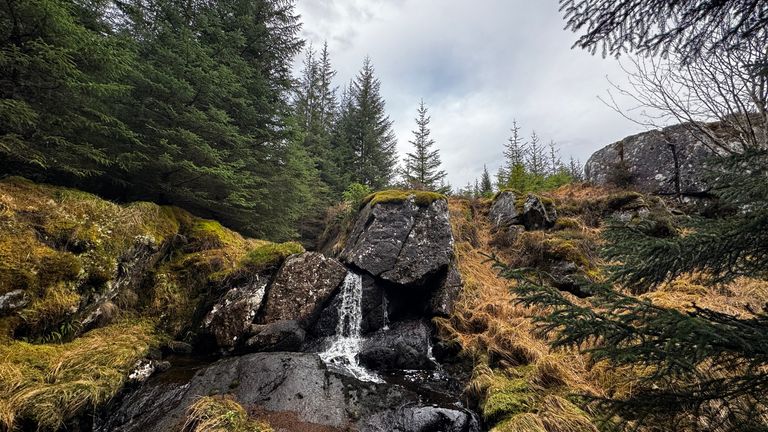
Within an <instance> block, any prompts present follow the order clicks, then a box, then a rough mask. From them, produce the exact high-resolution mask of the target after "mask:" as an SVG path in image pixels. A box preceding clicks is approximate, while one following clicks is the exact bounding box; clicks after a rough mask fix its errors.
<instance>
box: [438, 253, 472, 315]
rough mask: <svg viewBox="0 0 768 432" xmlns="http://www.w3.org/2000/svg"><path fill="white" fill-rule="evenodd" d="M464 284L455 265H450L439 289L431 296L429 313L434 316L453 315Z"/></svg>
mask: <svg viewBox="0 0 768 432" xmlns="http://www.w3.org/2000/svg"><path fill="white" fill-rule="evenodd" d="M463 286H464V282H463V281H462V280H461V273H460V272H459V269H458V268H457V267H456V263H451V265H450V267H448V271H447V272H446V274H445V277H443V280H442V281H441V282H440V287H439V288H438V289H437V290H436V291H435V293H434V294H433V295H432V300H431V303H430V312H431V314H432V315H435V316H443V317H448V316H451V315H452V314H453V307H454V305H455V304H456V300H457V299H458V298H459V294H460V293H461V289H462V287H463Z"/></svg>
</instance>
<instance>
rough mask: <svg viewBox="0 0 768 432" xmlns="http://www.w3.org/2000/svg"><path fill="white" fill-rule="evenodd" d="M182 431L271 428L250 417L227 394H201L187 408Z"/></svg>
mask: <svg viewBox="0 0 768 432" xmlns="http://www.w3.org/2000/svg"><path fill="white" fill-rule="evenodd" d="M182 432H272V428H271V427H270V426H269V425H268V424H266V423H264V422H259V421H255V420H252V419H250V418H249V417H248V413H247V412H246V411H245V409H244V408H243V407H242V406H241V405H240V404H239V403H237V401H235V400H234V399H232V398H231V397H229V396H202V397H199V398H198V399H197V400H195V402H194V403H193V404H192V405H191V406H190V407H189V409H188V410H187V417H186V420H185V422H184V426H183V427H182Z"/></svg>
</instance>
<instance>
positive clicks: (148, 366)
mask: <svg viewBox="0 0 768 432" xmlns="http://www.w3.org/2000/svg"><path fill="white" fill-rule="evenodd" d="M170 367H171V363H170V362H167V361H160V360H152V359H143V360H139V361H138V362H137V363H136V365H135V366H134V367H133V370H131V372H130V373H129V374H128V382H130V383H141V382H144V381H146V380H147V379H149V377H150V376H152V375H153V374H154V373H156V372H164V371H167V370H168V369H170Z"/></svg>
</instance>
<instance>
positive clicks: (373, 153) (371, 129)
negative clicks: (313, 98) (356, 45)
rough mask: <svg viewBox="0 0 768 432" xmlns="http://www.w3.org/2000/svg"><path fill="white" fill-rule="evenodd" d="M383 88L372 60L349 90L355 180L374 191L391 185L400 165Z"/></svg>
mask: <svg viewBox="0 0 768 432" xmlns="http://www.w3.org/2000/svg"><path fill="white" fill-rule="evenodd" d="M380 87H381V83H380V82H379V80H378V78H376V76H375V75H374V69H373V64H372V63H371V59H370V58H368V57H366V58H365V60H364V62H363V67H362V69H361V70H360V72H359V73H358V74H357V77H355V79H354V80H353V81H352V85H351V87H350V90H349V91H350V102H351V104H350V105H349V106H348V108H349V110H348V111H347V112H346V113H345V115H347V116H348V118H347V119H346V120H348V123H347V124H345V125H344V128H345V129H346V130H345V133H346V135H347V136H346V137H345V140H346V144H348V145H349V146H350V148H351V150H352V160H351V161H350V162H351V164H350V166H349V168H351V169H352V180H353V181H354V182H357V183H360V184H364V185H366V186H370V187H371V188H373V189H381V188H383V187H385V186H386V185H387V184H389V182H390V181H391V180H392V176H393V174H394V172H395V166H396V165H397V154H396V148H395V146H396V140H395V134H394V131H393V130H392V121H391V120H390V119H389V116H388V115H387V114H386V112H385V108H384V99H383V98H382V97H381V94H380Z"/></svg>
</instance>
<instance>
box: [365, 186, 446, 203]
mask: <svg viewBox="0 0 768 432" xmlns="http://www.w3.org/2000/svg"><path fill="white" fill-rule="evenodd" d="M411 197H413V202H414V203H416V205H417V206H419V207H428V206H429V205H430V204H432V203H433V202H435V201H437V200H447V198H446V196H445V195H443V194H440V193H437V192H429V191H420V190H400V189H390V190H384V191H380V192H374V193H372V194H370V195H368V196H367V197H365V199H363V202H362V204H361V207H363V206H365V205H366V204H370V205H371V206H375V205H376V204H386V203H402V202H405V201H406V200H408V199H410V198H411Z"/></svg>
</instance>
